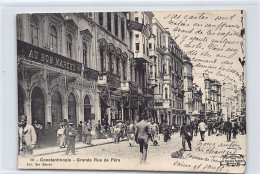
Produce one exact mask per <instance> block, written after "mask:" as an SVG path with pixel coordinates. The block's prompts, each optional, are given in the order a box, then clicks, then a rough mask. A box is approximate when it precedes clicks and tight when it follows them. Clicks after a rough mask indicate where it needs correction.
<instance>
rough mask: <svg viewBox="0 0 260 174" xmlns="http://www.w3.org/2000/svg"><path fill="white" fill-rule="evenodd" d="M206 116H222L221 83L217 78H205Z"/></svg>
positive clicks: (217, 117)
mask: <svg viewBox="0 0 260 174" xmlns="http://www.w3.org/2000/svg"><path fill="white" fill-rule="evenodd" d="M204 82H205V117H206V118H209V119H210V118H214V119H219V118H221V115H222V114H221V86H222V85H221V84H220V82H219V81H218V80H216V79H210V78H205V79H204Z"/></svg>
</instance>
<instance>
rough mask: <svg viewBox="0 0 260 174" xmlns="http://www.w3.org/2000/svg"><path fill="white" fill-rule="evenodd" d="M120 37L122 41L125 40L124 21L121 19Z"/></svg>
mask: <svg viewBox="0 0 260 174" xmlns="http://www.w3.org/2000/svg"><path fill="white" fill-rule="evenodd" d="M121 37H122V41H124V40H125V20H124V19H123V18H122V19H121Z"/></svg>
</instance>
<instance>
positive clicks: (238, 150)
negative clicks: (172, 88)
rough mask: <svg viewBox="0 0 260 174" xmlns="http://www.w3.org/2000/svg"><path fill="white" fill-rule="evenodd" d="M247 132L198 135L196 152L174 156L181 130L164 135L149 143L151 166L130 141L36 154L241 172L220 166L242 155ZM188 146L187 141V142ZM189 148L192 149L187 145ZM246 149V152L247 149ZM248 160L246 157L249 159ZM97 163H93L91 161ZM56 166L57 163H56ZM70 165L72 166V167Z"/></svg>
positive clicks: (41, 158) (43, 159) (82, 160)
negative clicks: (229, 157)
mask: <svg viewBox="0 0 260 174" xmlns="http://www.w3.org/2000/svg"><path fill="white" fill-rule="evenodd" d="M243 136H246V135H238V136H237V139H232V140H231V142H226V136H225V135H219V136H216V134H213V135H211V136H207V135H206V137H205V141H200V135H199V134H198V136H194V138H193V141H192V151H185V152H184V154H183V156H182V158H171V153H172V152H175V151H178V150H180V149H181V148H182V145H181V138H180V135H179V133H175V134H174V135H172V137H171V140H169V141H168V142H163V141H162V140H163V137H162V136H161V137H160V140H159V145H158V146H152V142H151V141H150V142H149V147H148V157H147V164H148V165H143V166H141V165H139V157H140V153H139V146H138V145H135V146H134V147H130V146H129V144H128V141H126V140H125V141H121V142H120V143H119V144H114V143H109V144H104V145H96V146H93V147H91V146H88V147H86V148H80V149H77V150H76V154H75V155H72V154H70V155H65V152H59V153H55V154H49V155H41V156H37V157H35V159H36V161H41V162H46V159H47V160H48V159H51V158H53V159H56V158H70V159H71V160H72V161H73V160H74V161H77V162H79V163H78V165H81V164H87V163H86V162H94V164H97V166H95V167H94V166H92V167H94V168H98V165H101V164H102V165H105V164H106V163H105V161H104V160H105V159H107V162H109V163H107V164H108V165H111V169H113V165H116V164H117V163H119V162H120V165H122V164H127V163H128V162H129V161H131V164H130V163H129V165H131V166H132V167H138V168H139V167H140V169H144V170H149V168H148V167H147V166H151V164H152V166H154V168H155V169H156V168H157V167H158V168H161V169H162V167H163V166H167V167H168V168H169V165H171V166H172V170H173V171H181V170H183V169H185V170H187V171H202V170H205V169H207V170H209V171H212V172H213V171H217V172H227V171H229V170H230V169H232V170H236V169H237V170H238V171H241V168H239V167H238V166H233V167H227V166H225V165H220V162H221V161H222V159H223V158H222V156H223V155H227V154H239V155H245V154H242V152H243V151H244V149H245V148H246V145H245V142H243V139H244V138H245V137H243ZM186 146H187V144H186ZM187 149H188V148H187ZM244 152H245V151H244ZM245 160H246V159H245ZM91 164H93V163H91ZM53 165H55V163H53ZM68 168H69V167H68Z"/></svg>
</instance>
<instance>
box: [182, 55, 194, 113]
mask: <svg viewBox="0 0 260 174" xmlns="http://www.w3.org/2000/svg"><path fill="white" fill-rule="evenodd" d="M183 63H184V69H183V77H184V79H183V85H184V109H185V110H186V114H187V116H189V117H191V116H192V114H193V95H192V94H193V75H192V68H193V66H192V63H191V61H190V58H189V57H188V56H184V59H183Z"/></svg>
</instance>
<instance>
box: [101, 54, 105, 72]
mask: <svg viewBox="0 0 260 174" xmlns="http://www.w3.org/2000/svg"><path fill="white" fill-rule="evenodd" d="M100 65H101V66H100V67H101V72H105V69H106V68H105V58H104V50H103V49H100Z"/></svg>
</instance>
